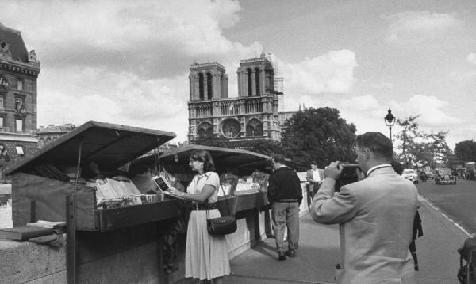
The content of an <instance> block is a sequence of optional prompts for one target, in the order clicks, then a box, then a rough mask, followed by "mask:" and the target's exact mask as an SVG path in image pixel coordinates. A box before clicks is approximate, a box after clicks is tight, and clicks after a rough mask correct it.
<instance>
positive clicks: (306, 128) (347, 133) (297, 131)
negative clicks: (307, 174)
mask: <svg viewBox="0 0 476 284" xmlns="http://www.w3.org/2000/svg"><path fill="white" fill-rule="evenodd" d="M355 131H356V128H355V125H354V124H352V123H351V124H348V123H347V122H346V120H344V119H343V118H341V117H340V115H339V111H338V110H337V109H334V108H329V107H324V108H317V109H314V108H309V109H305V110H304V111H299V112H297V113H296V114H295V115H294V116H292V117H291V118H290V119H289V120H288V121H287V122H286V123H285V128H284V130H283V132H282V144H283V148H284V152H285V155H286V156H287V157H289V158H291V159H292V160H293V162H294V164H295V165H296V166H297V168H298V169H299V170H305V169H307V168H308V167H309V163H310V162H311V161H313V160H315V161H316V162H317V164H318V167H321V168H322V167H324V166H326V165H328V164H329V163H330V162H332V161H337V160H339V161H345V162H354V161H355V153H354V151H353V145H354V142H355Z"/></svg>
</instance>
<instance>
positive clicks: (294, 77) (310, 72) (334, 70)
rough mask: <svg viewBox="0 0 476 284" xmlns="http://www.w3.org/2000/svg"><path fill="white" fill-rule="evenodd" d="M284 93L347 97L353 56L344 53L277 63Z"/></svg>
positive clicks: (345, 50)
mask: <svg viewBox="0 0 476 284" xmlns="http://www.w3.org/2000/svg"><path fill="white" fill-rule="evenodd" d="M279 66H280V68H281V70H282V76H283V77H284V78H286V80H285V92H286V93H288V94H293V95H315V94H319V93H348V92H350V90H351V88H352V86H353V83H354V81H355V78H354V69H355V68H356V67H357V61H356V58H355V53H354V52H353V51H351V50H347V49H343V50H336V51H329V52H327V53H326V54H323V55H320V56H316V57H313V58H306V59H305V60H303V61H301V62H298V63H285V62H281V63H280V65H279Z"/></svg>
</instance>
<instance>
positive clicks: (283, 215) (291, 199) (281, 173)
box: [268, 154, 302, 260]
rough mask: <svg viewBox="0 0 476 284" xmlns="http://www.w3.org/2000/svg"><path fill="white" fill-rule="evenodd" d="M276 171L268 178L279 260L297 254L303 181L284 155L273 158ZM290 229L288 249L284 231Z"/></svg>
mask: <svg viewBox="0 0 476 284" xmlns="http://www.w3.org/2000/svg"><path fill="white" fill-rule="evenodd" d="M272 162H273V168H274V172H273V173H272V174H271V175H270V177H269V179H268V199H269V202H270V203H271V209H272V219H273V223H274V236H275V239H276V248H277V251H278V260H286V255H287V256H290V257H294V256H296V250H297V248H298V242H299V205H300V204H301V200H302V191H301V181H300V180H299V177H298V176H297V174H296V172H295V171H294V170H293V169H290V168H288V167H287V166H286V165H285V163H286V161H285V158H284V156H283V155H280V154H276V155H274V156H273V158H272ZM286 227H287V229H288V231H287V232H288V237H287V241H288V249H287V250H286V249H285V247H284V233H285V231H286Z"/></svg>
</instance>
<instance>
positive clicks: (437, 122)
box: [391, 95, 461, 130]
mask: <svg viewBox="0 0 476 284" xmlns="http://www.w3.org/2000/svg"><path fill="white" fill-rule="evenodd" d="M391 105H392V109H394V113H395V115H396V116H398V117H399V118H405V117H408V116H410V115H420V117H419V119H418V121H419V122H420V124H421V125H422V126H423V127H430V128H435V127H436V128H440V129H441V130H444V129H442V128H449V127H451V126H454V125H456V124H458V123H460V122H461V120H460V119H458V118H456V117H454V116H451V115H449V114H448V113H447V112H445V108H449V106H450V103H449V102H447V101H443V100H440V99H439V98H437V97H435V96H427V95H414V96H412V97H411V98H410V99H409V100H408V101H406V102H397V101H391Z"/></svg>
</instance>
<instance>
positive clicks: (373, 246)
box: [311, 167, 418, 284]
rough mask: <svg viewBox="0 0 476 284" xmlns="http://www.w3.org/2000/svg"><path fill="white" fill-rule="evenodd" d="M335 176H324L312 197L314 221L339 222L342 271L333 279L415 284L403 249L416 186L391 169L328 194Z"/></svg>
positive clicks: (408, 256) (408, 239) (407, 253)
mask: <svg viewBox="0 0 476 284" xmlns="http://www.w3.org/2000/svg"><path fill="white" fill-rule="evenodd" d="M334 187H335V180H334V179H331V178H325V179H324V182H323V184H322V186H321V188H320V190H319V191H318V192H317V194H316V196H315V197H314V199H313V203H312V207H311V215H312V217H313V219H314V220H315V221H316V222H319V223H324V224H336V223H338V224H340V226H341V250H342V256H343V266H344V270H343V273H342V274H341V275H340V277H338V279H337V282H338V283H366V284H372V283H416V282H415V272H414V268H413V262H412V261H413V260H412V257H411V254H410V251H409V249H408V246H409V244H410V242H411V240H412V231H413V218H414V216H415V213H416V210H417V203H418V200H417V190H416V187H415V186H414V185H413V184H412V183H411V182H410V181H407V180H405V179H404V178H402V177H401V176H400V175H398V174H396V173H395V172H394V170H393V169H392V168H391V167H383V168H377V169H375V170H374V171H373V172H371V173H370V174H369V176H368V177H367V178H365V179H364V180H361V181H359V182H356V183H352V184H348V185H346V186H343V187H342V188H341V190H340V192H336V193H334Z"/></svg>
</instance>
